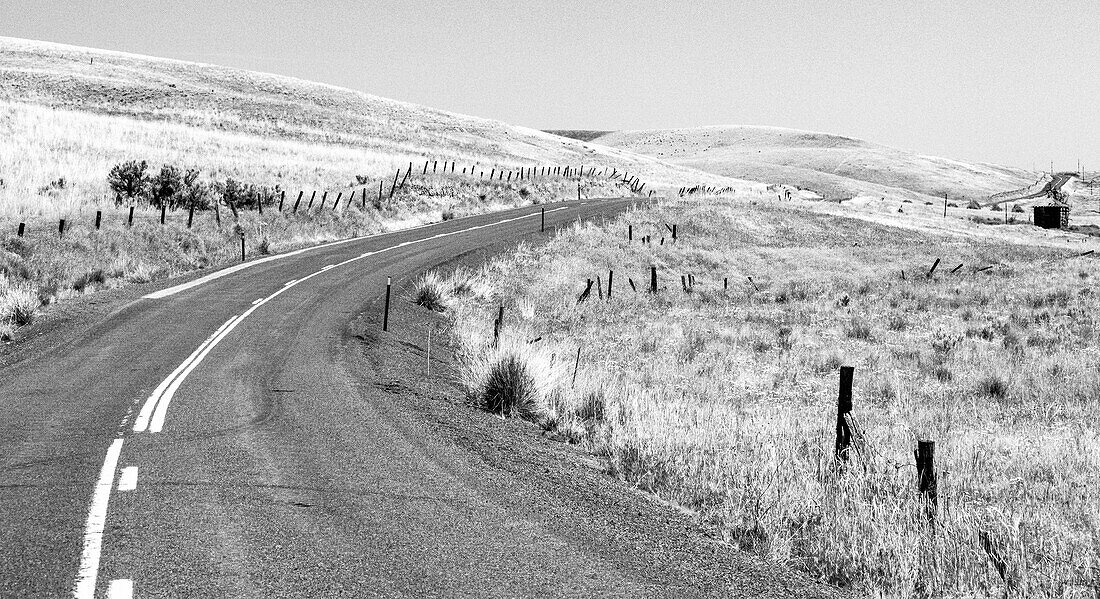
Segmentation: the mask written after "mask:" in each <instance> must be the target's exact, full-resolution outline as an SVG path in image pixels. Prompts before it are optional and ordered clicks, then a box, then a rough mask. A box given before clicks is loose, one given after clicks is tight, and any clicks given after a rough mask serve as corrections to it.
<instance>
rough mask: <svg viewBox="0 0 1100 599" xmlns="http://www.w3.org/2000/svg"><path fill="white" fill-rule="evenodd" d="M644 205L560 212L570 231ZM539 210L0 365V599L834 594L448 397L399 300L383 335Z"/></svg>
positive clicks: (260, 271) (390, 243)
mask: <svg viewBox="0 0 1100 599" xmlns="http://www.w3.org/2000/svg"><path fill="white" fill-rule="evenodd" d="M634 201H636V200H604V201H599V202H587V203H580V202H567V203H562V204H552V205H549V206H547V207H546V210H547V212H546V222H547V229H548V230H549V229H550V228H551V227H553V226H559V225H561V224H563V223H567V222H569V221H571V220H574V219H576V218H591V217H595V216H603V215H612V214H614V213H616V212H618V211H621V210H623V209H624V208H626V207H628V206H629V205H630V204H631V203H632V202H634ZM538 211H539V208H537V207H530V208H523V209H517V210H512V211H508V212H504V213H498V214H493V215H484V216H479V217H472V218H468V219H461V220H457V221H449V222H446V223H440V224H437V225H432V226H429V227H424V228H420V229H415V230H411V231H406V232H401V233H394V234H389V235H384V236H378V237H371V238H361V239H356V240H351V241H348V242H342V243H338V244H332V245H328V246H324V247H320V248H315V249H312V250H309V251H303V252H300V253H296V254H294V255H290V256H284V257H279V258H277V259H271V260H266V261H256V262H255V263H253V264H252V265H251V266H249V267H247V268H244V269H240V270H237V271H228V274H226V275H225V276H220V277H204V278H201V279H194V280H192V281H191V282H190V283H186V284H182V285H181V286H179V287H173V288H165V289H162V290H161V291H160V292H155V293H151V294H150V295H148V296H146V297H144V298H141V299H137V300H135V301H130V302H128V303H125V304H124V305H120V306H118V307H117V309H115V310H114V311H112V312H110V313H109V314H107V315H106V316H103V317H99V318H97V319H96V320H95V321H94V322H91V323H87V324H85V325H84V326H82V327H81V328H80V329H79V330H75V329H74V332H73V333H72V334H71V335H70V336H69V337H65V336H64V335H62V336H61V337H60V339H61V341H60V342H59V343H52V342H51V343H47V342H46V341H42V342H35V341H34V340H31V341H30V342H28V343H26V344H25V346H24V347H23V348H21V349H20V354H19V361H18V362H17V363H14V364H9V365H8V366H6V367H5V368H4V369H3V371H0V390H2V398H0V506H2V509H0V597H4V598H9V597H72V596H75V597H93V596H95V597H118V598H123V597H130V596H136V597H455V596H469V597H546V596H560V597H566V596H571V597H596V596H601V597H602V596H609V597H611V596H616V597H642V596H654V597H658V596H666V597H693V596H738V597H755V596H774V597H779V596H819V595H820V596H824V595H829V594H831V591H829V590H828V589H822V588H820V587H817V586H814V585H812V584H809V583H807V582H806V581H805V580H803V579H802V578H800V577H798V576H794V575H792V574H790V573H789V572H786V571H783V570H781V569H779V570H773V569H772V568H770V567H768V566H766V565H763V564H761V563H760V562H758V561H757V560H754V559H751V558H747V557H745V556H744V555H742V554H739V553H737V552H735V551H733V550H731V549H730V548H729V547H727V546H725V545H722V544H719V543H716V542H715V541H713V540H711V539H710V538H709V537H708V536H706V535H705V534H703V533H702V532H700V531H699V529H698V528H697V527H696V526H694V525H693V523H692V522H691V521H690V520H689V519H688V518H687V517H686V516H684V515H682V514H680V513H678V512H676V511H674V510H672V509H671V508H668V507H665V506H662V505H659V504H657V503H656V502H654V501H652V500H650V499H648V498H647V497H645V496H643V495H642V494H640V493H636V492H633V491H631V490H630V489H627V488H625V487H623V486H622V485H619V484H617V483H615V482H613V481H611V480H610V479H609V478H608V477H607V476H606V475H604V474H602V473H601V472H600V471H599V470H598V469H597V468H594V467H593V464H592V459H591V458H590V457H589V456H586V455H584V454H583V453H581V452H579V451H576V450H575V449H573V448H570V447H569V446H567V445H564V444H561V443H557V442H553V441H551V440H548V439H546V438H545V436H543V435H542V434H540V431H538V430H536V429H535V428H534V427H532V426H530V425H527V424H526V423H522V422H517V421H503V420H501V419H499V418H496V417H493V416H489V415H487V414H483V413H481V412H477V411H475V410H471V409H469V408H466V407H463V406H461V405H459V404H456V403H455V402H453V401H447V398H448V397H453V396H454V394H455V393H456V390H455V389H454V385H453V384H448V383H446V382H444V380H445V379H446V378H447V377H446V376H443V377H440V376H438V375H435V371H434V370H433V375H435V376H436V378H435V379H430V378H428V377H426V376H422V373H421V372H420V366H419V365H420V364H421V363H422V361H423V360H424V359H425V355H424V353H425V349H426V348H425V347H424V346H423V344H424V338H423V334H424V331H425V330H426V329H425V326H427V325H425V324H424V323H425V319H427V318H429V317H428V316H427V315H426V314H425V312H424V311H423V310H420V309H418V308H416V307H415V306H411V305H410V304H409V303H408V302H407V301H404V300H403V299H402V298H401V294H400V293H399V292H397V293H395V296H394V300H393V302H394V312H393V315H392V317H391V326H392V331H391V332H390V333H382V332H380V331H379V326H378V322H377V321H378V313H379V311H380V306H381V295H382V290H383V289H384V281H385V277H386V276H394V277H395V282H396V283H397V285H395V290H396V289H398V288H399V287H400V282H401V281H403V280H404V281H407V280H409V279H411V278H412V277H415V276H416V275H417V274H419V273H420V272H423V271H424V270H426V269H428V268H431V267H434V266H436V265H439V264H443V263H447V262H450V261H454V260H455V259H456V258H458V259H462V257H463V256H466V257H467V259H468V260H471V261H475V260H477V259H479V256H480V255H479V254H478V252H479V251H482V248H484V247H485V246H492V247H498V248H502V247H504V246H505V245H507V244H510V243H514V242H515V241H519V240H521V239H529V240H538V239H541V238H543V235H542V234H540V233H539V232H538V229H539V212H538ZM222 272H226V271H222ZM215 274H218V273H215ZM54 339H57V337H56V336H55V338H54ZM436 339H437V340H438V337H437V338H436ZM446 354H447V352H446V348H445V346H444V345H443V344H442V343H439V342H438V341H437V342H436V343H433V353H432V356H433V359H436V358H435V356H442V357H443V359H442V360H441V361H440V362H439V365H438V366H436V367H433V368H438V369H440V370H442V371H444V373H446V372H447V369H448V368H449V365H448V362H447V360H446Z"/></svg>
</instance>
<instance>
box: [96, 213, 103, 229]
mask: <svg viewBox="0 0 1100 599" xmlns="http://www.w3.org/2000/svg"><path fill="white" fill-rule="evenodd" d="M102 219H103V211H102V210H96V211H95V230H96V231H98V230H99V222H100V220H102Z"/></svg>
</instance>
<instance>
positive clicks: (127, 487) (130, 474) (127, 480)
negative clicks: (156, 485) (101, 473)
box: [118, 466, 138, 491]
mask: <svg viewBox="0 0 1100 599" xmlns="http://www.w3.org/2000/svg"><path fill="white" fill-rule="evenodd" d="M137 475H138V468H137V466H129V467H127V468H123V469H122V474H120V475H119V476H118V490H119V491H133V490H134V489H136V488H137Z"/></svg>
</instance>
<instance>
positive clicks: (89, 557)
mask: <svg viewBox="0 0 1100 599" xmlns="http://www.w3.org/2000/svg"><path fill="white" fill-rule="evenodd" d="M120 453H122V439H115V440H114V441H113V442H112V443H111V446H110V447H108V448H107V457H105V458H104V459H103V467H102V468H100V470H99V479H98V480H97V481H96V484H95V491H94V492H93V493H92V507H91V509H90V510H88V521H87V522H86V523H85V524H84V550H83V551H82V552H81V553H80V568H79V569H78V570H77V574H76V584H75V585H73V597H74V598H75V599H93V598H94V597H95V581H96V577H97V576H99V555H100V551H101V550H102V548H103V527H104V525H105V524H106V522H107V503H108V502H109V501H110V500H111V487H112V486H113V485H114V482H115V468H116V467H117V466H118V456H119V454H120Z"/></svg>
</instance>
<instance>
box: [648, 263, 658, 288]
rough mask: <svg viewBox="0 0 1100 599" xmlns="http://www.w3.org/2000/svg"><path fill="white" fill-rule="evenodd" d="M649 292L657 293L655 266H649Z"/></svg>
mask: <svg viewBox="0 0 1100 599" xmlns="http://www.w3.org/2000/svg"><path fill="white" fill-rule="evenodd" d="M649 292H650V293H657V267H656V266H650V267H649Z"/></svg>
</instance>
